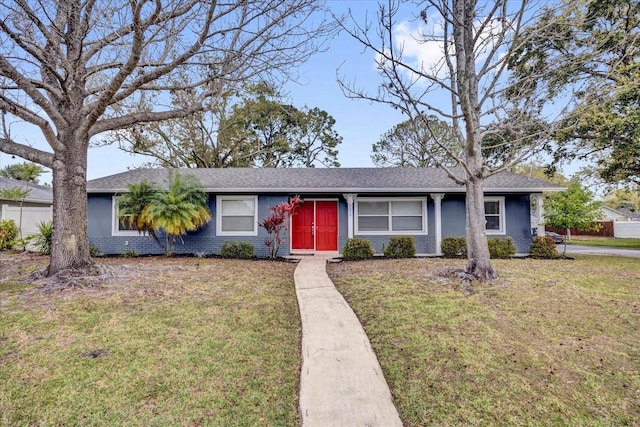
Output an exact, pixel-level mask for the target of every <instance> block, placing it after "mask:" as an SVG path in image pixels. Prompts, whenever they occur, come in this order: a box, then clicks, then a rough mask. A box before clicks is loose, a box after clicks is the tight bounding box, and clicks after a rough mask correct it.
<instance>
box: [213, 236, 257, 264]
mask: <svg viewBox="0 0 640 427" xmlns="http://www.w3.org/2000/svg"><path fill="white" fill-rule="evenodd" d="M220 255H221V256H222V257H223V258H238V259H249V258H253V257H254V255H253V245H252V244H251V243H250V242H244V241H240V242H238V241H235V240H227V241H225V242H224V243H223V244H222V248H220Z"/></svg>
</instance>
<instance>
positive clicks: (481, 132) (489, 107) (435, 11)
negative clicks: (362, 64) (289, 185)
mask: <svg viewBox="0 0 640 427" xmlns="http://www.w3.org/2000/svg"><path fill="white" fill-rule="evenodd" d="M415 4H416V3H412V5H415ZM532 4H533V3H532V2H531V1H528V0H523V1H520V2H516V3H514V2H509V1H507V0H493V1H487V2H478V1H476V0H424V1H420V2H417V9H418V10H417V11H416V12H417V13H415V15H418V16H419V19H418V21H417V23H416V24H412V25H416V26H418V27H419V28H416V29H415V31H413V32H412V33H411V34H410V35H409V36H408V37H407V38H406V39H404V40H399V39H398V36H399V33H400V31H397V30H399V29H400V28H401V25H404V27H402V28H406V27H407V22H399V21H400V19H399V17H398V13H399V11H400V10H401V9H403V8H405V7H406V8H408V7H410V6H406V5H405V4H404V3H403V2H398V1H393V0H389V1H388V2H387V4H386V5H381V6H380V9H379V13H378V16H377V18H378V25H377V27H376V26H375V25H372V24H371V23H370V22H365V23H364V24H359V23H357V22H356V20H355V19H353V17H352V20H351V22H353V24H354V25H353V28H349V27H347V25H346V23H345V24H343V29H344V30H345V31H347V32H348V33H349V34H351V35H352V36H353V37H354V38H356V39H357V40H358V41H359V42H360V43H361V44H362V45H363V46H364V47H365V48H366V49H368V50H370V51H372V52H373V53H374V54H375V57H376V65H377V68H378V70H379V73H380V75H381V78H382V83H381V84H380V85H379V87H378V90H377V91H375V92H374V93H373V94H370V93H369V92H367V91H366V90H362V89H360V88H358V87H356V86H355V85H354V84H352V83H349V82H346V81H345V80H344V79H342V81H341V83H340V84H341V86H342V89H343V91H344V92H345V94H346V95H347V96H349V97H352V98H358V99H365V100H368V101H373V102H379V103H383V104H387V105H389V106H391V107H392V108H395V109H397V110H399V111H401V112H402V113H403V114H404V115H405V116H407V118H408V120H409V121H410V122H411V123H414V124H415V123H417V122H422V123H421V125H420V126H421V127H422V128H423V129H424V130H425V131H426V132H427V135H428V137H429V138H428V140H429V141H432V144H431V146H432V149H431V150H430V152H432V153H434V155H432V156H431V160H432V161H433V163H435V164H436V165H437V166H439V167H441V168H443V169H444V170H445V171H446V173H447V174H448V176H449V177H450V178H451V179H452V180H453V181H455V182H456V183H458V184H460V185H463V186H464V187H465V190H466V203H465V205H466V218H467V227H466V229H467V239H466V241H467V245H468V251H467V259H468V262H467V267H466V272H467V273H468V274H469V275H471V276H473V277H475V278H477V279H480V280H489V279H493V278H495V277H496V276H497V274H496V272H495V270H494V268H493V266H492V265H491V261H490V258H489V249H488V243H487V236H486V230H485V222H484V218H485V216H484V181H485V179H486V178H488V177H489V176H491V175H493V174H495V173H497V172H499V171H502V170H505V169H508V168H509V167H511V166H512V165H513V164H516V163H518V162H519V161H521V160H523V159H525V158H527V157H528V156H530V155H531V154H532V153H534V152H536V151H537V150H539V149H540V145H542V144H545V143H546V142H548V140H549V137H550V129H549V128H550V126H549V125H548V124H547V123H546V122H545V121H544V120H542V118H541V115H542V114H543V113H544V107H545V106H546V105H547V102H548V100H547V99H546V98H544V97H541V96H538V94H537V93H536V92H535V91H532V90H530V87H531V86H532V85H533V84H534V82H535V80H536V79H538V78H540V77H539V76H527V75H525V76H523V77H522V78H519V79H517V80H515V81H510V80H509V77H510V72H509V69H508V64H509V63H510V61H511V60H512V56H513V55H514V54H516V53H517V52H519V48H520V45H521V44H522V43H523V40H522V37H523V28H524V26H525V25H526V23H527V19H532V20H533V19H535V10H532ZM411 7H413V6H411ZM418 23H419V24H418ZM409 27H410V25H409ZM408 45H411V46H412V47H413V49H414V50H412V51H411V52H408V51H405V48H406V47H407V46H408ZM429 47H430V48H432V49H429ZM421 50H422V51H423V52H427V53H428V52H432V51H437V52H442V56H440V57H434V56H433V55H419V54H415V53H414V52H418V51H421ZM421 53H422V52H421ZM429 61H431V62H429ZM431 115H435V116H436V117H437V118H438V120H439V121H444V122H446V123H448V124H449V126H451V129H452V132H453V133H454V135H455V139H453V140H454V141H456V144H454V145H453V146H452V145H451V139H449V138H447V139H445V138H443V135H442V132H440V131H439V129H438V128H436V127H434V125H433V124H434V121H433V120H430V117H431ZM435 123H439V122H435ZM458 142H459V145H458ZM457 147H460V148H461V149H460V150H457ZM436 154H437V155H436ZM441 154H444V155H446V158H447V161H446V162H445V161H442V159H441V158H440V155H441ZM497 154H499V155H497ZM449 165H456V166H457V167H459V168H457V169H453V168H451V167H450V166H449Z"/></svg>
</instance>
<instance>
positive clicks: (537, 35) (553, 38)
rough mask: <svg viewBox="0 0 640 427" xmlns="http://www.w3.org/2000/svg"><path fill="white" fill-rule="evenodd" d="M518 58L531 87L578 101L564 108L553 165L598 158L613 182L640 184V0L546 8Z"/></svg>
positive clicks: (585, 0)
mask: <svg viewBox="0 0 640 427" xmlns="http://www.w3.org/2000/svg"><path fill="white" fill-rule="evenodd" d="M525 37H526V42H524V43H522V44H521V45H520V52H519V54H518V55H515V56H514V57H513V60H512V63H511V67H512V69H513V70H514V71H515V72H516V73H517V76H518V77H522V76H537V77H538V80H537V84H536V85H535V86H533V87H530V89H529V90H532V91H536V92H537V93H544V94H545V96H547V97H549V98H552V99H562V98H569V99H571V100H572V101H573V102H572V103H571V104H570V105H569V106H568V108H566V109H565V110H563V111H562V114H563V122H562V126H560V127H559V130H558V132H557V133H556V139H557V142H558V147H557V149H556V150H555V152H554V156H555V159H554V163H553V164H554V165H555V164H558V162H559V161H561V160H571V159H575V158H578V159H587V160H593V159H595V161H596V162H597V164H598V165H599V173H600V175H601V177H602V178H603V179H604V180H605V181H607V182H610V183H618V182H622V183H624V182H626V181H634V182H636V183H638V182H640V126H638V123H640V1H638V0H598V1H594V0H579V1H572V2H561V3H559V4H555V5H553V6H549V7H547V8H546V9H545V10H544V12H543V14H542V16H541V18H540V19H539V21H538V22H537V23H536V25H533V26H531V27H529V28H528V30H527V32H526V35H525Z"/></svg>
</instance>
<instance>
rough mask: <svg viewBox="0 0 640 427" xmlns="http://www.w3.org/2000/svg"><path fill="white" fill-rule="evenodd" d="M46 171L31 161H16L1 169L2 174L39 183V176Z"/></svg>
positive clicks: (0, 173)
mask: <svg viewBox="0 0 640 427" xmlns="http://www.w3.org/2000/svg"><path fill="white" fill-rule="evenodd" d="M43 173H44V168H43V167H42V166H40V165H36V164H35V163H30V162H22V163H15V164H12V165H7V166H5V167H3V168H2V169H0V176H1V177H4V178H11V179H15V180H18V181H27V182H31V183H33V184H38V177H39V176H40V175H42V174H43Z"/></svg>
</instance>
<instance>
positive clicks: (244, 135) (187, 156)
mask: <svg viewBox="0 0 640 427" xmlns="http://www.w3.org/2000/svg"><path fill="white" fill-rule="evenodd" d="M245 86H246V90H245V91H246V93H245V92H242V91H239V90H238V91H236V90H233V88H231V87H230V88H227V89H225V95H220V96H218V97H217V98H216V99H215V100H212V101H211V102H209V103H208V104H207V107H206V109H205V110H204V111H202V112H199V113H195V114H192V115H191V116H188V117H184V118H179V119H173V120H166V121H163V122H158V123H149V124H146V125H144V126H136V127H134V128H132V129H124V130H120V131H118V132H112V133H111V134H110V136H109V137H108V138H107V140H106V143H107V144H109V143H113V142H116V143H118V144H119V146H120V148H121V149H122V150H124V151H127V152H130V153H136V154H143V155H146V156H150V157H152V158H154V160H153V161H152V162H151V163H150V165H151V166H161V167H172V168H181V167H188V168H194V167H198V168H225V167H250V166H265V167H276V166H304V167H313V166H315V165H316V164H318V165H323V166H339V165H340V164H339V163H338V161H337V155H338V151H337V150H336V147H337V145H338V144H340V143H341V142H342V138H341V137H340V136H339V135H338V134H337V132H336V131H335V130H333V126H334V124H335V120H334V119H333V117H331V116H329V114H328V113H326V112H325V111H322V110H320V109H319V108H312V109H309V110H307V109H306V107H305V109H303V110H298V109H297V108H295V107H293V106H291V105H285V104H283V103H282V102H281V99H280V97H279V95H278V94H277V93H276V91H275V90H274V89H273V88H272V87H271V86H269V85H266V84H256V85H245ZM195 98H196V94H195V93H193V92H187V93H181V94H180V96H177V95H174V96H172V103H173V104H174V105H184V106H187V105H190V104H192V103H193V102H195Z"/></svg>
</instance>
